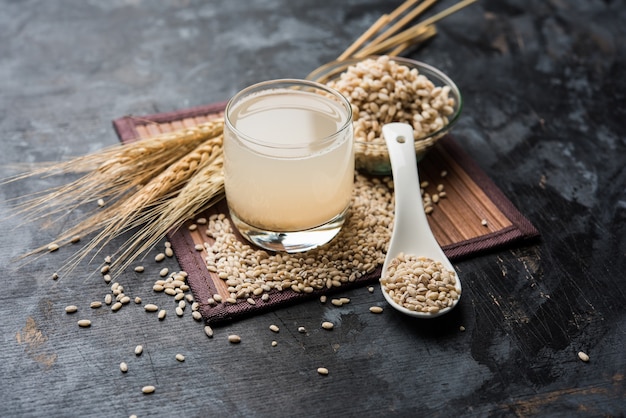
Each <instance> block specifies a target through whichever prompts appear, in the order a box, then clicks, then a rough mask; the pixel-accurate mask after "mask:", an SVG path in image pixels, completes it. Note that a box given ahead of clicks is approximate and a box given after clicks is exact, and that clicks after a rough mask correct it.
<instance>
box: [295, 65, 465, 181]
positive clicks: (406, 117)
mask: <svg viewBox="0 0 626 418" xmlns="http://www.w3.org/2000/svg"><path fill="white" fill-rule="evenodd" d="M307 78H308V79H310V80H314V81H317V82H320V83H323V84H326V85H328V86H329V87H332V88H333V89H335V90H337V91H339V92H340V93H341V94H343V95H344V96H345V97H346V98H347V99H348V101H349V102H350V104H351V106H352V113H353V125H354V141H355V143H354V148H355V157H356V168H357V169H359V170H360V171H363V172H366V173H369V174H378V175H388V174H391V164H390V162H389V153H388V151H387V146H386V144H385V140H384V139H383V137H382V131H381V129H382V126H383V125H384V124H386V123H390V122H405V123H409V124H410V125H411V126H412V127H413V131H414V138H415V152H416V156H417V159H418V160H420V159H421V158H422V157H423V156H424V155H425V154H426V152H427V151H428V150H429V149H430V148H431V147H432V146H433V145H434V144H435V143H436V142H437V140H439V139H440V138H442V137H443V136H444V135H446V134H447V133H448V132H449V131H450V129H451V128H452V126H453V125H454V123H455V122H456V121H457V119H458V118H459V116H460V114H461V108H462V98H461V93H460V92H459V89H458V87H457V86H456V84H455V83H454V82H453V81H452V80H451V79H450V78H449V77H448V76H447V75H446V74H444V73H443V72H442V71H440V70H438V69H437V68H434V67H432V66H430V65H428V64H424V63H421V62H418V61H414V60H411V59H407V58H402V57H389V56H386V55H383V56H378V57H369V58H364V59H348V60H344V61H334V62H331V63H328V64H326V65H324V66H322V67H320V68H318V69H317V70H315V71H314V72H312V73H311V74H309V76H308V77H307Z"/></svg>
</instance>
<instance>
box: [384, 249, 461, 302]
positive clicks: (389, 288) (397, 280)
mask: <svg viewBox="0 0 626 418" xmlns="http://www.w3.org/2000/svg"><path fill="white" fill-rule="evenodd" d="M380 284H381V287H382V289H383V291H384V292H386V293H387V294H388V295H389V296H391V298H392V299H393V300H394V301H395V302H396V303H397V304H398V305H401V306H403V307H405V308H406V309H409V310H411V311H415V312H424V313H433V314H434V313H437V312H439V311H441V310H442V309H446V308H448V307H451V306H453V305H454V303H455V301H456V300H458V299H459V297H460V294H461V289H460V288H459V287H458V286H457V278H456V273H455V272H454V271H450V270H448V269H446V268H445V267H444V266H443V265H442V264H441V263H440V262H439V261H434V260H432V259H430V258H427V257H421V256H416V255H411V254H399V255H398V256H397V257H395V258H394V259H392V260H391V262H390V263H389V266H388V267H387V272H386V274H385V275H384V276H383V277H381V279H380Z"/></svg>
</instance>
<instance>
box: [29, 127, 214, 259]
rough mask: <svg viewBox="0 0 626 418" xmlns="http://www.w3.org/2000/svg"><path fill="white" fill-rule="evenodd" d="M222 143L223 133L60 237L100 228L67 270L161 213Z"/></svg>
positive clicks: (64, 239)
mask: <svg viewBox="0 0 626 418" xmlns="http://www.w3.org/2000/svg"><path fill="white" fill-rule="evenodd" d="M222 142H223V141H222V136H221V135H218V136H216V137H214V138H211V139H208V140H206V141H205V142H203V143H202V144H201V145H199V146H198V147H196V148H195V149H194V150H193V151H191V152H190V153H188V154H187V155H185V156H184V157H183V158H181V159H179V160H178V161H176V162H175V163H173V164H172V165H170V166H169V167H168V168H167V169H166V170H165V171H163V172H162V173H160V174H159V175H158V176H156V177H154V178H153V179H152V180H150V182H148V184H146V185H145V186H143V187H141V188H139V189H138V190H137V191H136V192H135V193H134V194H132V195H130V196H128V197H127V198H125V199H122V200H119V201H118V202H116V203H115V205H113V206H111V207H109V208H107V209H105V210H103V211H101V212H100V213H98V214H97V215H95V216H92V217H91V218H88V219H86V220H85V221H83V222H81V223H79V224H78V225H76V226H75V227H74V228H72V229H70V230H68V231H66V232H65V233H64V234H63V235H61V236H59V237H58V238H57V240H56V241H55V242H57V243H68V242H71V240H72V237H74V236H76V235H85V234H88V233H91V232H94V231H96V230H99V232H98V234H97V235H96V236H95V237H93V238H92V239H91V240H90V241H89V243H87V244H86V245H85V246H83V247H82V248H81V249H80V251H78V252H77V253H76V254H75V255H74V256H72V257H71V258H70V260H69V261H68V263H66V266H65V268H64V270H70V271H71V270H72V269H73V268H74V267H75V266H76V265H77V264H78V263H79V262H80V261H81V260H83V259H84V258H85V257H86V256H87V255H88V254H89V253H91V252H92V251H94V250H96V249H98V251H96V252H95V253H94V254H93V257H95V256H96V255H97V254H98V253H99V251H100V249H102V248H103V247H104V246H105V245H107V244H108V243H109V242H111V240H113V239H114V238H116V237H118V236H120V235H121V234H123V233H125V232H127V231H129V230H132V229H133V228H135V227H137V226H140V225H144V224H149V223H151V222H153V221H154V218H155V217H156V216H157V215H158V207H159V206H160V205H162V204H163V202H167V201H168V200H169V199H172V198H173V196H175V195H176V193H177V192H178V191H179V190H180V189H181V187H183V186H184V185H185V183H186V182H188V181H189V180H190V179H191V178H193V176H195V175H196V174H198V173H200V172H201V171H202V170H203V169H204V168H205V167H206V166H207V165H210V164H213V161H214V160H215V159H216V157H217V156H219V155H221V153H222ZM45 248H47V246H42V247H41V248H39V249H37V250H36V251H41V250H44V249H45ZM93 257H92V258H93Z"/></svg>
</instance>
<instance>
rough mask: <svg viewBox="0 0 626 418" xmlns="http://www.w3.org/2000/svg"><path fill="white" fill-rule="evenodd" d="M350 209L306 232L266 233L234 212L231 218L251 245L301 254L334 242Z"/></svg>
mask: <svg viewBox="0 0 626 418" xmlns="http://www.w3.org/2000/svg"><path fill="white" fill-rule="evenodd" d="M347 213H348V208H346V209H345V210H344V211H343V212H341V213H340V214H339V215H337V216H336V217H334V218H333V219H331V220H330V221H328V222H327V223H325V224H323V225H320V226H317V227H315V228H311V229H306V230H304V231H284V232H274V231H266V230H263V229H260V228H257V227H255V226H252V225H249V224H247V223H245V222H244V221H242V220H241V219H240V218H239V217H238V216H237V215H236V214H235V213H234V212H233V211H232V210H231V211H230V217H231V219H232V222H233V225H234V226H235V228H237V230H238V231H239V233H240V234H241V235H242V236H243V237H244V238H246V239H247V240H248V241H250V242H251V243H253V244H255V245H257V246H259V247H261V248H263V249H266V250H270V251H284V252H287V253H299V252H303V251H308V250H312V249H313V248H316V247H319V246H320V245H324V244H326V243H328V242H329V241H330V240H332V239H333V238H334V237H335V236H336V235H337V234H338V233H339V231H340V230H341V227H342V226H343V223H344V221H345V219H346V215H347Z"/></svg>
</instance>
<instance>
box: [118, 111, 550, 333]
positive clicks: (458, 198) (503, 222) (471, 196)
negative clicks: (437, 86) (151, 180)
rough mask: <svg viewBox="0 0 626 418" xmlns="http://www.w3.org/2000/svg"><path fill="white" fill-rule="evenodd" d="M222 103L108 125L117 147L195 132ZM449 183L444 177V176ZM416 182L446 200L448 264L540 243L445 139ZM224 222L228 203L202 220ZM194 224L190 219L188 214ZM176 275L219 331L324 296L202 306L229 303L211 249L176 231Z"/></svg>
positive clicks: (280, 295)
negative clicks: (184, 277) (440, 188)
mask: <svg viewBox="0 0 626 418" xmlns="http://www.w3.org/2000/svg"><path fill="white" fill-rule="evenodd" d="M224 106H225V103H216V104H212V105H207V106H201V107H196V108H191V109H186V110H182V111H176V112H170V113H159V114H154V115H148V116H142V117H134V116H126V117H122V118H119V119H116V120H114V121H113V125H114V128H115V130H116V132H117V134H118V136H119V137H120V139H121V141H122V142H131V141H135V140H138V139H143V138H148V137H150V136H153V135H158V134H160V133H164V132H171V131H173V130H177V129H181V128H183V127H193V126H195V125H197V124H199V123H203V122H206V121H207V120H209V119H211V118H214V117H216V116H219V115H221V114H222V111H223V109H224ZM444 170H445V171H446V172H447V175H446V176H445V177H441V172H442V171H444ZM419 171H420V179H421V180H422V181H428V182H429V183H431V184H443V185H444V189H445V191H446V194H447V196H446V198H445V199H443V200H442V202H441V204H439V205H437V206H436V209H435V210H434V211H433V213H432V214H430V215H429V217H428V220H429V224H430V227H431V229H432V230H433V233H434V234H435V237H436V238H437V241H438V242H439V244H440V245H441V246H442V248H443V250H444V252H445V253H446V255H447V256H448V257H449V258H450V259H452V260H459V259H461V258H464V257H470V256H474V255H477V254H479V253H481V252H484V251H488V250H494V249H499V248H503V247H506V246H511V245H514V244H516V243H521V242H523V241H526V240H531V239H534V238H537V237H538V236H539V232H538V231H537V229H536V228H535V227H534V226H533V225H532V224H531V223H530V221H528V219H526V218H525V217H524V216H523V215H522V214H521V213H520V212H519V211H518V210H517V209H516V208H515V207H514V205H513V204H512V203H511V202H510V201H509V200H508V199H507V198H506V196H505V195H504V194H503V193H502V192H501V190H500V189H499V188H498V187H497V186H496V185H495V184H494V183H493V182H492V181H491V179H489V177H488V176H487V175H486V174H485V173H484V172H483V171H482V169H480V167H479V166H478V165H477V164H476V163H475V162H474V161H473V160H472V159H471V158H470V157H469V156H468V155H467V154H466V153H465V152H464V151H463V150H462V148H461V147H460V146H459V145H458V144H457V143H456V141H454V140H453V139H452V138H451V137H450V136H447V137H445V138H442V139H441V140H440V141H439V143H438V144H437V145H436V146H435V147H434V148H433V149H432V150H431V151H429V153H428V154H427V156H426V157H425V158H424V159H423V160H422V161H421V162H420V166H419ZM212 213H224V214H227V208H226V204H225V202H221V203H220V204H218V205H216V206H215V207H213V208H211V209H210V210H209V211H208V212H207V213H205V214H199V215H197V216H196V217H198V216H205V217H208V216H209V215H210V214H212ZM190 216H191V214H190ZM168 238H169V240H170V241H171V243H172V248H173V250H174V253H175V255H176V257H177V259H178V261H179V263H180V265H181V268H182V269H183V270H185V271H186V272H187V273H188V274H189V278H188V280H189V285H190V287H191V290H192V292H193V294H194V298H195V300H196V301H198V302H199V304H200V308H199V310H200V312H201V313H202V315H203V318H204V319H205V321H206V322H208V323H211V324H219V323H222V322H228V321H233V320H236V319H240V318H242V317H244V316H246V315H252V314H256V313H260V312H264V311H268V310H272V309H276V308H278V307H280V306H285V305H287V304H290V303H296V302H297V301H299V300H302V299H305V298H311V297H314V296H318V295H319V294H320V293H323V292H325V291H326V290H324V291H315V292H313V293H308V294H304V293H297V292H294V291H291V290H284V291H282V292H277V291H276V292H272V293H270V294H269V299H268V300H266V301H261V300H258V301H257V303H255V304H254V305H252V304H250V303H248V302H246V301H245V300H243V301H241V302H239V303H237V304H225V303H222V304H219V305H217V306H210V305H208V304H207V300H208V299H209V298H210V297H211V296H212V295H214V294H216V293H217V294H220V295H222V297H223V298H224V299H226V297H228V291H227V287H226V285H225V284H224V282H223V281H222V280H221V279H219V278H218V277H217V275H216V274H213V273H210V272H209V271H208V270H207V267H206V263H205V259H204V257H205V255H206V254H203V252H200V251H198V250H196V248H195V247H196V244H204V243H205V241H209V240H208V239H207V237H206V235H203V233H202V231H201V229H200V228H199V229H197V230H195V231H190V230H189V229H188V228H180V229H179V230H177V231H175V232H172V233H171V234H169V236H168ZM379 277H380V266H379V267H378V268H376V270H374V271H373V272H371V273H369V274H364V275H363V276H361V277H359V278H358V279H356V280H355V281H353V282H350V283H346V284H345V285H344V286H342V287H340V288H333V291H337V290H345V289H347V288H350V287H355V286H363V285H365V284H368V283H375V282H377V280H378V278H379Z"/></svg>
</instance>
